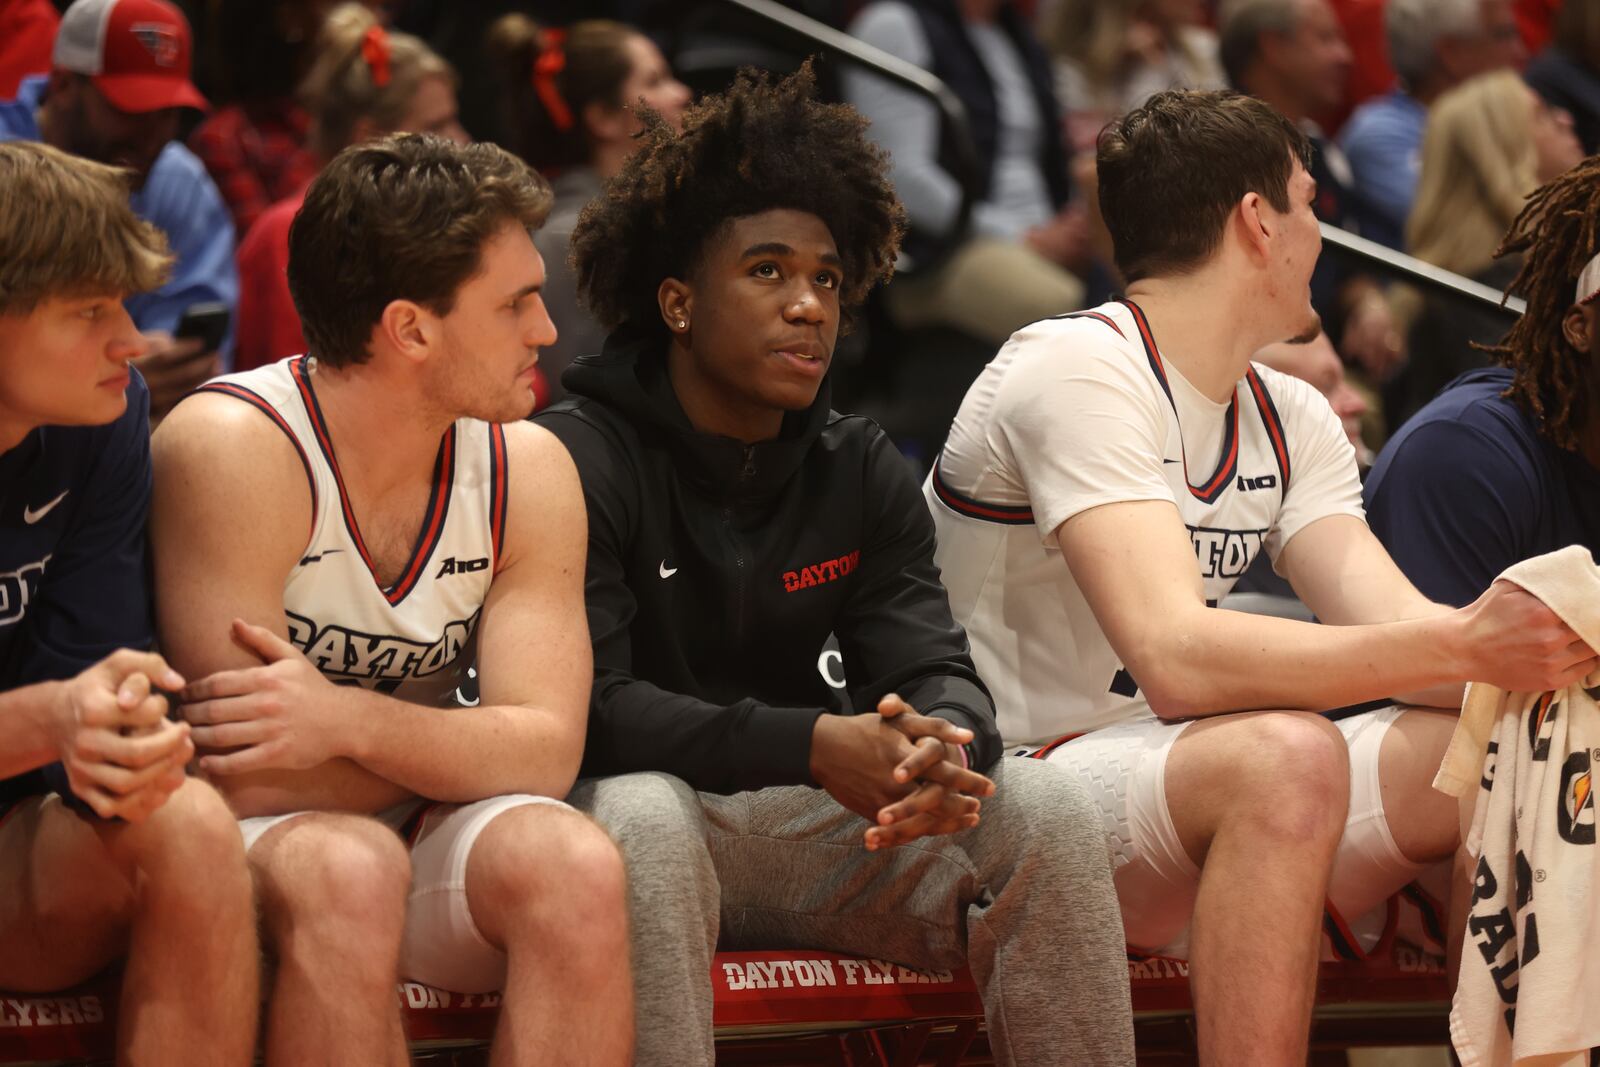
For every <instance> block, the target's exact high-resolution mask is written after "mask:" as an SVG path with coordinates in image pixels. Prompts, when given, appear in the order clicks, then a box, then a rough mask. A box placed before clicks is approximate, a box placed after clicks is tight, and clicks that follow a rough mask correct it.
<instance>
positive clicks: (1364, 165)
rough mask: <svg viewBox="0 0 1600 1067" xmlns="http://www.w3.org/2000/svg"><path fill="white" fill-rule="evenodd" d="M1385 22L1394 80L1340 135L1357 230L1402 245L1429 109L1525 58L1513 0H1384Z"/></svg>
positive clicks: (1396, 246)
mask: <svg viewBox="0 0 1600 1067" xmlns="http://www.w3.org/2000/svg"><path fill="white" fill-rule="evenodd" d="M1384 28H1385V30H1386V32H1387V35H1388V39H1389V61H1390V62H1391V63H1392V64H1393V65H1394V69H1395V72H1396V73H1397V74H1398V75H1399V77H1400V86H1399V87H1398V88H1396V89H1395V90H1394V91H1393V92H1390V93H1388V94H1387V95H1385V96H1381V97H1378V98H1376V99H1373V100H1369V101H1367V102H1366V103H1365V104H1362V105H1361V106H1360V107H1359V108H1357V109H1356V111H1355V114H1353V115H1351V116H1350V121H1349V122H1348V123H1346V124H1345V128H1344V130H1343V132H1342V133H1341V134H1340V135H1339V141H1340V144H1341V145H1342V146H1343V148H1344V150H1345V154H1346V155H1347V156H1349V157H1350V166H1351V168H1352V170H1353V171H1354V172H1355V208H1356V216H1357V218H1359V219H1360V220H1361V227H1360V228H1361V233H1362V234H1363V235H1364V236H1366V237H1370V238H1372V239H1373V240H1375V241H1381V242H1382V243H1384V244H1386V245H1388V246H1389V247H1390V248H1402V247H1404V241H1405V229H1406V219H1407V218H1408V217H1410V215H1411V202H1412V200H1413V199H1414V198H1415V196H1416V191H1417V179H1418V176H1419V171H1420V167H1421V155H1422V134H1423V130H1424V128H1425V127H1426V125H1427V119H1428V108H1429V107H1430V106H1431V105H1432V104H1433V102H1434V101H1435V100H1436V99H1438V98H1439V95H1440V94H1441V93H1443V92H1445V91H1446V90H1448V89H1451V88H1453V87H1455V86H1457V85H1460V84H1461V83H1462V82H1463V81H1466V80H1467V79H1468V78H1470V77H1472V76H1473V75H1474V74H1482V73H1484V72H1485V71H1490V70H1495V69H1498V68H1500V67H1510V66H1520V65H1521V64H1522V62H1523V60H1525V59H1526V58H1527V53H1526V52H1525V51H1524V50H1523V47H1522V37H1521V35H1520V34H1519V33H1518V32H1517V23H1516V19H1515V18H1514V17H1513V15H1512V11H1511V0H1388V7H1387V8H1386V9H1385V11H1384Z"/></svg>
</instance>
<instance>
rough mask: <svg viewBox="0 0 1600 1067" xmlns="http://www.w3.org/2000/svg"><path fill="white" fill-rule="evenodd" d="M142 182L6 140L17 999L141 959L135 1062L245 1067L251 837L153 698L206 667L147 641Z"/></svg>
mask: <svg viewBox="0 0 1600 1067" xmlns="http://www.w3.org/2000/svg"><path fill="white" fill-rule="evenodd" d="M128 177H129V176H128V174H127V172H125V171H120V170H115V169H113V168H111V167H107V166H103V165H101V164H99V163H91V162H89V161H88V160H85V159H80V158H78V157H76V156H69V155H67V154H66V153H64V152H60V151H57V150H56V149H54V148H49V147H46V146H44V145H39V144H33V143H30V142H24V141H14V142H10V143H7V144H0V189H3V190H4V191H5V192H4V195H3V196H0V383H4V384H3V395H0V505H3V507H4V514H3V516H0V989H9V990H21V991H24V992H33V993H39V992H50V991H54V990H59V989H63V988H66V987H67V986H70V985H73V984H75V983H77V982H81V981H83V980H85V979H87V978H89V977H90V976H91V975H93V974H95V973H96V972H98V971H100V970H101V969H102V968H104V967H105V966H106V965H107V964H108V963H110V962H111V961H112V960H113V959H115V958H116V957H118V956H120V955H122V954H123V953H124V952H126V953H127V964H126V969H125V971H124V978H123V983H122V1000H121V1007H120V1010H119V1013H118V1014H119V1016H120V1022H119V1036H118V1041H117V1058H118V1062H125V1063H206V1064H217V1065H223V1067H226V1065H230V1064H231V1065H238V1067H242V1065H244V1064H247V1063H249V1062H250V1056H251V1054H252V1052H253V1050H254V1047H255V1034H256V1013H257V985H258V982H259V979H258V970H259V968H258V966H257V958H258V952H257V947H256V931H255V913H254V909H253V907H252V905H251V900H250V875H249V872H248V871H247V870H246V869H245V858H244V848H243V846H242V844H241V843H240V841H239V831H238V828H237V826H236V825H235V823H234V819H233V815H232V814H231V813H230V812H229V811H228V806H227V804H225V803H224V802H223V800H222V798H221V797H220V796H218V795H217V793H216V791H215V790H213V789H212V788H211V787H210V786H208V785H206V784H205V783H204V782H200V781H197V780H194V779H191V778H185V777H184V764H185V763H186V762H188V759H189V756H190V755H191V754H192V752H193V746H192V745H191V743H190V741H189V736H188V734H189V728H188V727H187V726H184V725H182V724H181V723H176V722H169V721H168V720H167V719H166V712H167V701H166V699H165V697H163V696H162V695H160V694H159V693H156V692H153V690H155V689H157V688H160V689H176V688H178V687H180V686H182V684H183V679H182V678H181V677H179V676H178V675H177V674H176V673H175V672H174V671H173V670H172V669H171V668H170V667H168V666H167V664H166V663H165V662H164V661H163V660H162V659H161V657H160V656H158V655H156V654H154V653H152V652H147V651H143V650H145V649H148V648H149V647H150V643H151V640H152V638H153V636H154V635H153V634H152V632H151V624H150V591H149V586H148V580H147V578H146V576H145V540H144V537H145V535H144V525H145V515H146V512H147V511H148V508H149V500H150V424H149V394H148V393H147V392H146V390H145V385H144V381H143V380H142V379H141V378H140V377H139V375H138V373H137V372H136V371H134V370H133V369H132V368H131V367H130V365H129V361H130V360H132V359H133V358H134V357H136V356H139V355H140V354H142V353H143V352H144V351H145V348H146V345H145V342H144V339H143V338H142V337H140V335H139V332H138V330H137V329H135V328H134V325H133V321H132V320H131V319H130V318H129V317H128V313H127V311H126V309H124V308H123V306H122V300H123V298H124V297H127V296H131V295H133V294H135V293H139V292H143V291H147V290H150V289H153V288H155V287H156V286H157V285H158V284H160V282H161V280H162V278H163V276H164V275H165V272H166V270H167V266H168V264H169V262H170V257H169V255H168V253H167V246H166V241H165V240H164V239H163V238H162V236H161V234H160V232H159V231H158V230H156V229H155V228H154V227H153V226H151V225H149V224H148V223H145V222H141V221H139V220H138V219H137V218H135V216H134V214H133V211H132V209H130V208H129V207H128V184H127V180H128ZM199 872H204V876H203V877H199V876H198V874H199ZM42 1014H43V1009H42V1008H41V1018H40V1019H39V1022H40V1023H43V1022H44V1021H45V1020H44V1019H43V1017H42ZM23 1021H24V1023H25V1024H27V1023H28V1022H29V1020H27V1019H24V1020H23ZM14 1022H15V1020H14V1019H13V1020H8V1023H14Z"/></svg>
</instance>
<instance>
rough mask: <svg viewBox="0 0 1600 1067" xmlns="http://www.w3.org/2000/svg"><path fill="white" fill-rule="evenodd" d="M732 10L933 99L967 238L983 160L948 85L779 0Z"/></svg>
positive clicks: (753, 0)
mask: <svg viewBox="0 0 1600 1067" xmlns="http://www.w3.org/2000/svg"><path fill="white" fill-rule="evenodd" d="M716 2H717V3H721V4H725V5H727V6H728V7H734V8H738V9H739V10H740V11H743V12H745V13H746V14H748V15H751V16H754V17H755V18H757V19H760V20H761V21H763V22H766V23H768V24H769V25H772V26H774V27H777V28H778V29H780V30H783V31H784V32H787V33H789V34H792V35H794V36H796V37H799V38H800V39H802V40H803V41H805V42H806V44H807V45H808V46H810V47H813V48H816V49H818V50H820V51H821V52H822V53H823V54H825V55H828V56H831V57H835V58H838V59H843V60H845V61H846V62H849V63H853V64H855V65H856V66H859V67H864V68H866V69H867V70H870V71H872V73H874V74H877V75H879V76H880V77H883V78H886V79H888V80H889V81H892V82H894V83H895V84H897V85H900V86H902V87H903V88H906V89H910V90H911V91H912V92H914V93H917V94H918V95H920V96H924V97H927V98H928V99H930V100H932V101H933V103H934V106H936V107H937V108H938V109H939V118H940V121H941V123H942V132H943V134H944V136H945V138H946V139H947V141H946V143H947V145H948V146H949V148H950V149H951V154H952V156H953V160H952V162H953V165H954V167H955V170H956V174H955V178H956V181H957V182H958V183H959V184H960V186H961V205H960V208H959V209H958V211H957V213H956V223H955V225H954V226H953V227H952V228H951V230H950V232H951V233H952V234H961V233H965V232H966V229H967V223H968V222H969V221H970V219H971V217H972V206H973V204H974V203H975V202H976V200H977V190H978V186H979V183H980V181H981V177H982V174H983V170H982V168H981V165H980V163H979V160H978V149H977V146H976V145H975V144H974V143H973V140H972V129H971V127H970V126H969V125H968V123H967V109H966V107H965V105H963V104H962V103H961V99H960V98H959V97H958V96H956V94H955V91H954V90H952V89H951V88H950V86H948V85H946V84H945V83H944V82H943V81H941V80H939V79H938V78H936V77H934V76H933V75H932V74H930V73H928V72H927V71H926V70H923V69H922V68H921V67H919V66H917V65H916V64H914V63H907V62H906V61H905V60H903V59H901V58H900V57H899V56H896V55H891V54H890V53H888V52H885V51H884V50H883V49H881V48H875V47H873V46H872V45H869V44H866V43H864V42H862V41H858V40H856V39H855V38H854V37H851V36H850V35H849V34H848V33H844V32H842V31H840V30H836V29H834V28H833V27H832V26H829V25H828V24H827V23H826V22H819V21H817V20H816V19H814V18H812V17H811V16H809V15H804V14H801V13H800V12H798V11H795V10H792V9H791V8H787V7H784V6H783V5H782V4H780V3H777V0H716Z"/></svg>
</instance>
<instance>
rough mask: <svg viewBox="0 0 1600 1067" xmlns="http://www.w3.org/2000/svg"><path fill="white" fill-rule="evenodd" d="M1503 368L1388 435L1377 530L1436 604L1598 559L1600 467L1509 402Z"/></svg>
mask: <svg viewBox="0 0 1600 1067" xmlns="http://www.w3.org/2000/svg"><path fill="white" fill-rule="evenodd" d="M1510 384H1511V371H1510V370H1508V369H1506V368H1503V367H1493V368H1489V369H1486V370H1474V371H1469V372H1467V373H1466V374H1463V375H1462V376H1461V377H1459V378H1457V379H1456V380H1455V381H1453V382H1451V383H1450V385H1448V386H1447V387H1445V389H1444V391H1443V392H1441V393H1440V394H1439V395H1438V396H1436V397H1434V399H1433V400H1432V401H1430V402H1429V403H1428V404H1427V406H1425V407H1424V408H1423V409H1422V410H1421V411H1419V412H1417V414H1416V415H1414V416H1412V417H1411V419H1410V420H1409V421H1407V422H1406V424H1405V425H1404V426H1402V427H1401V428H1400V432H1399V433H1397V434H1395V435H1394V437H1392V438H1390V440H1389V443H1388V444H1387V445H1385V446H1384V449H1383V452H1382V453H1380V454H1379V456H1378V461H1377V462H1376V463H1375V464H1374V465H1373V467H1372V473H1371V474H1370V475H1369V476H1368V477H1367V484H1366V490H1365V492H1364V494H1363V495H1364V497H1365V500H1366V507H1367V521H1368V522H1369V523H1370V524H1371V526H1372V530H1373V532H1374V533H1376V534H1377V535H1378V539H1379V540H1381V541H1382V542H1383V544H1384V547H1386V548H1387V549H1388V550H1389V554H1390V555H1391V556H1393V557H1394V560H1395V562H1396V563H1398V564H1399V565H1400V569H1401V570H1402V571H1404V572H1405V574H1406V577H1408V578H1410V579H1411V581H1412V583H1413V584H1414V585H1416V587H1417V588H1418V589H1420V590H1422V592H1423V593H1424V594H1425V595H1426V596H1429V597H1431V598H1432V599H1434V600H1437V601H1440V602H1442V603H1446V604H1454V605H1456V606H1458V607H1459V606H1462V605H1465V604H1470V603H1471V602H1472V601H1474V600H1476V599H1477V598H1478V597H1479V595H1481V594H1482V593H1483V591H1484V590H1485V589H1488V588H1489V585H1490V583H1492V582H1493V581H1494V580H1495V578H1496V577H1498V576H1499V574H1500V572H1501V571H1503V570H1505V569H1506V568H1507V567H1509V566H1511V565H1512V564H1513V563H1518V562H1521V561H1522V560H1525V559H1528V558H1530V557H1532V556H1538V555H1543V554H1544V553H1546V552H1553V551H1555V550H1556V549H1558V548H1565V547H1566V546H1568V545H1584V546H1585V547H1587V548H1588V549H1589V551H1590V552H1591V553H1593V554H1595V556H1596V559H1597V560H1600V470H1596V469H1595V468H1594V467H1593V466H1591V465H1590V464H1589V463H1588V462H1587V461H1585V460H1584V459H1583V457H1581V456H1579V455H1577V454H1575V453H1572V452H1568V451H1566V450H1565V449H1560V448H1557V447H1556V446H1555V445H1553V444H1551V443H1550V442H1549V441H1547V440H1545V439H1544V438H1543V437H1540V436H1539V431H1538V428H1537V426H1535V424H1534V421H1533V419H1532V418H1531V417H1530V416H1529V415H1528V413H1527V412H1525V411H1523V410H1522V409H1521V408H1520V407H1518V406H1517V405H1516V404H1515V403H1513V402H1512V401H1510V400H1506V399H1504V398H1502V397H1501V395H1500V394H1501V393H1503V392H1505V390H1506V387H1507V386H1509V385H1510Z"/></svg>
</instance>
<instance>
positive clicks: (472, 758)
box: [340, 690, 583, 803]
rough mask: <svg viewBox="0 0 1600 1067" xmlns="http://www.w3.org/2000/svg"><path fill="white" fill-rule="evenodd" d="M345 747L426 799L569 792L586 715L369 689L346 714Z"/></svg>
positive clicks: (349, 753) (455, 800)
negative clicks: (428, 699) (467, 704)
mask: <svg viewBox="0 0 1600 1067" xmlns="http://www.w3.org/2000/svg"><path fill="white" fill-rule="evenodd" d="M341 737H342V740H341V742H340V747H341V753H342V754H343V755H346V756H348V757H349V758H350V759H353V760H355V761H356V762H357V763H359V764H360V765H361V766H362V767H364V768H366V769H367V770H368V771H370V772H372V773H373V774H375V775H378V776H380V777H382V778H384V779H387V780H388V781H390V782H393V783H395V784H397V785H399V786H403V787H404V788H405V789H408V790H410V791H411V792H413V793H415V794H416V795H418V796H423V797H427V798H428V799H429V800H442V801H449V802H453V803H465V802H468V801H473V800H482V799H483V798H485V797H492V796H499V795H501V794H504V793H534V794H537V795H539V796H549V797H557V798H560V797H564V796H566V795H567V792H568V790H570V789H571V788H572V783H573V782H574V781H575V780H576V779H577V776H578V761H579V759H580V758H581V757H582V755H583V719H582V717H581V716H580V717H579V719H578V722H577V723H576V724H573V723H571V722H570V721H567V720H565V719H563V718H562V717H561V716H560V715H558V714H557V713H556V712H554V711H552V710H550V709H548V708H543V707H537V706H536V707H521V706H515V705H488V706H479V707H475V708H431V707H424V706H422V705H420V704H412V703H409V702H407V701H403V700H396V699H395V698H393V697H388V696H383V695H382V694H378V693H371V692H367V691H365V690H362V691H359V692H357V693H356V694H355V697H354V699H351V700H350V701H349V703H348V704H347V705H346V708H345V711H344V713H343V715H342V729H341Z"/></svg>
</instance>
